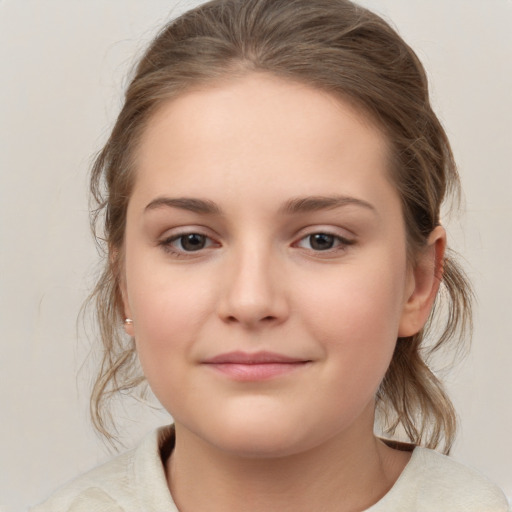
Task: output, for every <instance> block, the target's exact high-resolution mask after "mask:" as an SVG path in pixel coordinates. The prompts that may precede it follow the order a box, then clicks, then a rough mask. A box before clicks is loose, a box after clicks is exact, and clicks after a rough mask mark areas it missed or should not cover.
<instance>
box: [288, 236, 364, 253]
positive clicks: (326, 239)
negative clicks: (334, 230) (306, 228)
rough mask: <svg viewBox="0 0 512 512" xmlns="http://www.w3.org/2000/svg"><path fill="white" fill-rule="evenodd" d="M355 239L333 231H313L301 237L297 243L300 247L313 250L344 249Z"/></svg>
mask: <svg viewBox="0 0 512 512" xmlns="http://www.w3.org/2000/svg"><path fill="white" fill-rule="evenodd" d="M353 243H354V241H353V240H348V239H346V238H343V237H341V236H339V235H333V234H331V233H312V234H310V235H307V236H305V237H304V238H301V239H300V240H299V242H298V243H297V246H298V247H301V248H303V249H310V250H313V251H329V250H333V249H334V250H336V249H343V248H345V247H346V246H348V245H352V244H353Z"/></svg>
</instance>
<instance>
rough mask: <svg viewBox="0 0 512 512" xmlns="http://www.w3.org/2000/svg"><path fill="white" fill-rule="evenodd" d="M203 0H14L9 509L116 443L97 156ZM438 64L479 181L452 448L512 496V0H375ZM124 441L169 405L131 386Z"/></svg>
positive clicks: (0, 43)
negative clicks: (103, 358)
mask: <svg viewBox="0 0 512 512" xmlns="http://www.w3.org/2000/svg"><path fill="white" fill-rule="evenodd" d="M197 3H199V2H197V1H196V2H190V1H189V2H185V1H180V2H176V1H172V0H108V1H106V0H87V1H86V2H84V1H81V0H46V1H44V2H41V1H39V0H0V63H1V80H0V215H1V223H0V279H1V282H0V326H1V334H2V339H1V344H0V407H1V417H0V453H1V456H0V511H2V512H4V511H10V510H12V511H18V510H25V509H26V507H27V506H28V505H29V504H34V503H36V502H38V501H41V500H42V499H43V498H45V497H46V496H47V495H48V494H49V493H50V492H51V491H52V490H53V489H55V487H57V486H58V485H60V484H61V483H63V482H64V481H66V480H69V479H70V478H72V477H73V476H76V475H77V474H78V473H80V472H82V471H85V470H86V469H88V468H90V467H91V466H94V465H96V464H97V463H99V462H101V461H104V460H106V459H107V458H109V457H110V454H109V453H108V452H107V451H106V450H105V447H104V445H103V444H102V443H101V442H100V440H98V438H97V437H96V436H95V435H94V433H93V431H92V428H91V426H90V421H89V420H88V416H87V407H88V396H87V393H88V388H89V385H90V380H91V374H90V364H89V363H86V364H85V365H83V362H84V358H85V357H86V355H87V351H88V341H87V340H86V338H85V336H84V335H83V332H82V330H81V329H78V332H77V327H76V318H77V313H78V311H79V309H80V306H81V304H82V302H83V300H84V298H85V297H86V295H87V293H88V292H89V291H90V288H91V286H92V284H93V282H94V276H95V275H96V272H97V268H98V264H97V261H98V258H97V254H96V250H95V247H94V244H93V241H92V239H91V237H90V234H89V231H88V214H87V195H86V188H87V172H88V168H89V165H90V162H91V159H92V156H93V155H94V153H95V152H96V151H97V150H98V149H99V148H100V147H101V144H102V142H104V141H105V138H106V136H107V133H108V129H109V127H110V126H111V125H112V123H113V120H114V118H115V116H116V114H117V112H118V110H119V108H120V105H121V93H122V89H123V86H124V82H123V80H124V77H125V75H126V73H127V71H128V70H129V69H130V68H131V65H132V64H133V63H134V59H135V57H136V55H138V54H140V52H141V50H142V49H143V48H144V46H145V44H146V43H147V42H148V41H149V40H150V39H151V36H152V35H153V34H154V33H155V31H156V30H157V29H158V28H159V27H160V26H161V25H162V23H163V22H164V21H165V20H167V19H168V18H169V17H170V16H171V15H176V14H178V13H180V12H181V11H183V10H184V9H185V8H187V7H189V6H191V5H193V4H197ZM362 3H364V4H365V5H368V6H370V7H372V8H374V9H376V10H377V11H379V12H380V13H381V14H383V15H385V16H386V17H387V18H388V19H390V20H392V22H393V23H394V25H395V26H396V27H397V28H398V30H399V31H400V33H401V34H402V35H403V36H404V38H405V39H406V40H407V41H408V42H409V43H410V44H411V46H412V47H413V48H414V49H415V50H416V51H417V52H418V54H419V56H420V58H421V59H422V60H423V62H424V64H425V66H426V68H427V70H428V72H429V76H430V78H431V83H432V94H433V99H434V103H435V105H436V107H437V111H438V112H439V115H440V117H441V119H442V121H443V123H444V124H445V127H446V128H447V131H448V133H449V136H450V137H451V140H452V143H453V147H454V151H455V155H456V157H457V160H458V163H459V167H460V172H461V175H462V180H463V186H464V189H465V194H466V202H465V207H464V210H465V211H464V213H463V215H462V216H460V217H458V218H452V219H446V223H447V226H448V231H449V235H450V239H451V242H452V245H453V246H454V247H455V248H456V249H458V250H459V251H460V252H461V253H462V254H463V256H464V258H465V259H466V266H467V269H468V272H469V274H470V276H471V278H472V279H473V281H474V284H475V288H476V292H477V295H478V298H479V306H478V309H477V314H476V318H475V320H476V329H475V337H474V344H473V350H472V352H471V355H470V356H469V357H468V358H467V359H466V361H465V362H464V363H463V364H462V365H461V366H459V367H457V369H456V370H455V371H453V372H452V373H450V375H449V377H448V379H447V385H448V387H449V390H450V392H451V394H452V396H453V398H454V401H455V404H456V406H457V409H458V411H459V414H460V418H461V424H462V428H461V432H460V436H459V438H458V442H457V444H456V447H455V450H454V452H453V455H454V456H455V457H456V458H458V459H459V460H461V461H463V462H464V463H466V464H469V465H471V466H473V467H476V468H478V469H479V470H481V471H482V472H484V473H486V474H487V475H488V476H489V477H490V478H492V479H493V480H494V481H496V482H497V483H498V484H499V485H501V486H502V487H503V488H504V490H505V492H506V493H507V495H508V496H512V443H511V442H510V433H511V432H512V407H511V405H512V391H511V385H510V382H511V379H510V371H511V367H512V365H511V361H512V336H511V334H510V317H511V315H512V307H511V306H512V300H511V295H512V270H511V268H512V265H511V262H512V257H511V255H512V206H511V201H510V193H511V191H512V173H511V169H510V162H511V161H512V155H511V147H512V121H511V120H512V98H511V94H512V92H511V91H512V70H511V66H512V64H511V63H512V2H511V1H510V0H485V1H483V0H365V1H364V2H362ZM120 415H121V430H122V432H123V433H124V438H125V441H126V444H127V445H128V446H131V445H133V444H135V443H136V442H137V441H138V440H139V438H140V437H141V436H142V435H144V433H145V432H147V431H148V430H150V429H151V428H153V426H155V425H158V424H160V423H164V422H167V421H169V419H168V417H167V416H166V415H165V414H163V413H159V412H151V410H148V409H147V408H146V407H144V406H142V407H141V406H139V405H137V404H134V403H132V402H129V401H128V402H127V403H126V406H125V408H124V409H122V410H121V411H120Z"/></svg>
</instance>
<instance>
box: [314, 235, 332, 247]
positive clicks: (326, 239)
mask: <svg viewBox="0 0 512 512" xmlns="http://www.w3.org/2000/svg"><path fill="white" fill-rule="evenodd" d="M310 242H311V247H312V248H313V249H315V250H317V251H325V250H327V249H332V246H333V245H334V236H333V235H327V234H325V233H317V234H316V235H311V238H310Z"/></svg>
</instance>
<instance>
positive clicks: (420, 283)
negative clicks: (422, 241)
mask: <svg viewBox="0 0 512 512" xmlns="http://www.w3.org/2000/svg"><path fill="white" fill-rule="evenodd" d="M445 250H446V232H445V230H444V228H443V227H442V226H437V227H436V228H435V229H434V230H433V231H432V233H430V236H429V237H428V240H427V244H426V246H425V247H424V248H423V250H422V251H421V252H420V253H419V254H418V256H417V260H416V262H415V266H414V268H413V269H411V272H410V276H409V279H410V281H409V282H408V290H407V292H406V293H407V296H406V299H405V300H406V302H405V304H404V308H403V311H402V317H401V319H400V325H399V329H398V337H400V338H405V337H409V336H413V335H414V334H416V333H418V332H419V331H420V330H421V329H422V328H423V326H424V325H425V323H426V321H427V319H428V317H429V315H430V311H431V309H432V306H433V304H434V300H435V298H436V295H437V292H438V290H439V285H440V284H441V279H442V275H443V263H444V254H445Z"/></svg>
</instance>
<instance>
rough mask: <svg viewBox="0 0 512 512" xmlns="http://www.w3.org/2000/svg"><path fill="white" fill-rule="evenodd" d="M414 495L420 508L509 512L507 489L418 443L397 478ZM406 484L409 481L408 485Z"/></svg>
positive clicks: (424, 510) (427, 509)
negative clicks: (421, 446) (505, 494)
mask: <svg viewBox="0 0 512 512" xmlns="http://www.w3.org/2000/svg"><path fill="white" fill-rule="evenodd" d="M397 483H399V484H400V485H403V486H404V489H406V490H409V492H410V493H411V494H413V495H414V502H415V503H416V504H417V510H418V512H420V511H421V512H427V511H442V510H450V511H451V512H458V511H461V512H483V511H487V512H508V511H509V510H510V509H509V505H508V502H507V500H506V498H505V496H504V494H503V492H502V491H501V490H500V489H499V488H498V487H497V486H496V485H495V484H493V483H492V482H491V481H490V480H488V479H487V478H485V477H484V476H483V475H481V474H480V473H478V472H477V471H475V470H473V469H471V468H469V467H467V466H464V465H463V464H460V463H459V462H456V461H455V460H453V459H452V458H450V457H447V456H445V455H441V454H440V453H437V452H435V451H433V450H428V449H426V448H420V447H417V448H416V449H415V450H414V452H413V455H412V458H411V461H410V462H409V464H408V466H407V467H406V468H405V470H404V472H403V474H402V476H401V477H400V479H399V481H398V482H397ZM404 484H405V485H404Z"/></svg>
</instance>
